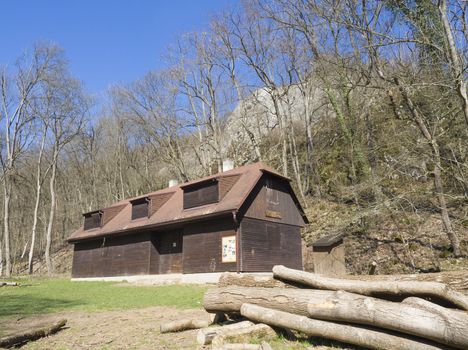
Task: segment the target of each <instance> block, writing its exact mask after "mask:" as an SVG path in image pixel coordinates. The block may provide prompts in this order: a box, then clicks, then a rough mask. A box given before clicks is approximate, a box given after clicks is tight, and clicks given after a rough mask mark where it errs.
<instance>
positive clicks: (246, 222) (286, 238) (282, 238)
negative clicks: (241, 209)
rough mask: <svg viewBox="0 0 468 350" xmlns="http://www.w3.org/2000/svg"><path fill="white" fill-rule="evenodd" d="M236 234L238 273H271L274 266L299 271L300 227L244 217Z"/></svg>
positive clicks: (300, 258) (300, 259)
mask: <svg viewBox="0 0 468 350" xmlns="http://www.w3.org/2000/svg"><path fill="white" fill-rule="evenodd" d="M240 232H241V240H240V241H241V252H242V259H243V260H242V271H245V272H259V271H271V269H272V267H273V266H274V265H278V264H281V265H285V266H287V267H290V268H294V269H302V254H301V234H300V227H297V226H291V225H285V224H280V223H274V222H267V221H263V220H257V219H251V218H244V219H243V220H242V223H241V227H240Z"/></svg>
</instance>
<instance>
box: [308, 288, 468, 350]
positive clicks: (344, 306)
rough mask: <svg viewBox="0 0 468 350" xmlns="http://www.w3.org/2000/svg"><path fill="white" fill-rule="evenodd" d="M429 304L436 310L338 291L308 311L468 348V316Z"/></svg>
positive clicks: (319, 316)
mask: <svg viewBox="0 0 468 350" xmlns="http://www.w3.org/2000/svg"><path fill="white" fill-rule="evenodd" d="M421 301H422V300H421ZM427 303H428V304H431V305H433V307H432V308H429V307H425V308H423V307H421V306H419V305H418V306H415V305H410V304H408V303H395V302H391V301H386V300H380V299H376V298H372V297H366V296H361V295H358V294H353V293H348V292H343V291H338V292H335V296H334V297H331V298H328V299H327V300H325V301H321V302H316V301H311V302H310V303H309V305H308V309H309V316H310V317H312V318H318V319H322V320H329V321H340V322H351V323H358V324H365V325H370V326H375V327H380V328H384V329H389V330H394V331H398V332H402V333H407V334H412V335H415V336H419V337H422V338H425V339H431V340H433V341H436V342H438V343H442V344H446V345H449V346H452V347H456V348H460V349H467V348H468V332H466V329H467V326H468V313H467V312H464V311H459V310H453V309H447V308H443V307H441V306H439V305H435V304H432V303H429V302H427Z"/></svg>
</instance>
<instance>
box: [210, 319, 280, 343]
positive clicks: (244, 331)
mask: <svg viewBox="0 0 468 350" xmlns="http://www.w3.org/2000/svg"><path fill="white" fill-rule="evenodd" d="M274 338H276V332H275V331H274V330H273V328H271V327H270V326H268V325H266V324H261V323H260V324H256V325H253V326H250V327H245V328H239V329H236V330H232V331H228V332H222V333H221V334H218V335H216V336H215V337H214V338H213V340H212V342H211V343H212V345H213V349H219V348H222V346H223V345H224V344H227V343H247V342H249V341H250V340H252V339H261V340H272V339H274Z"/></svg>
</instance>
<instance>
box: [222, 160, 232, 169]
mask: <svg viewBox="0 0 468 350" xmlns="http://www.w3.org/2000/svg"><path fill="white" fill-rule="evenodd" d="M232 169H234V162H233V161H232V160H231V159H225V160H223V171H228V170H232Z"/></svg>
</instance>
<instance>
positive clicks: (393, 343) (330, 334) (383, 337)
mask: <svg viewBox="0 0 468 350" xmlns="http://www.w3.org/2000/svg"><path fill="white" fill-rule="evenodd" d="M241 314H242V315H243V316H245V317H247V318H249V319H251V320H253V321H256V322H263V323H267V324H269V325H271V326H275V327H281V328H287V329H293V330H295V331H299V332H302V333H304V334H306V335H308V336H312V337H321V338H326V339H331V340H336V341H340V342H343V343H348V344H353V345H357V346H362V347H366V348H369V349H383V350H407V349H412V350H440V349H446V347H445V346H443V345H438V344H434V343H430V342H425V341H424V340H420V339H419V340H416V339H412V338H411V337H408V336H406V335H404V334H399V335H395V334H391V333H388V332H384V331H377V330H372V329H367V328H363V327H357V326H350V325H344V324H339V323H333V322H328V321H320V320H314V319H310V318H308V317H306V316H299V315H295V314H291V313H288V312H283V311H278V310H273V309H268V308H264V307H261V306H257V305H252V304H243V305H242V307H241Z"/></svg>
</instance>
